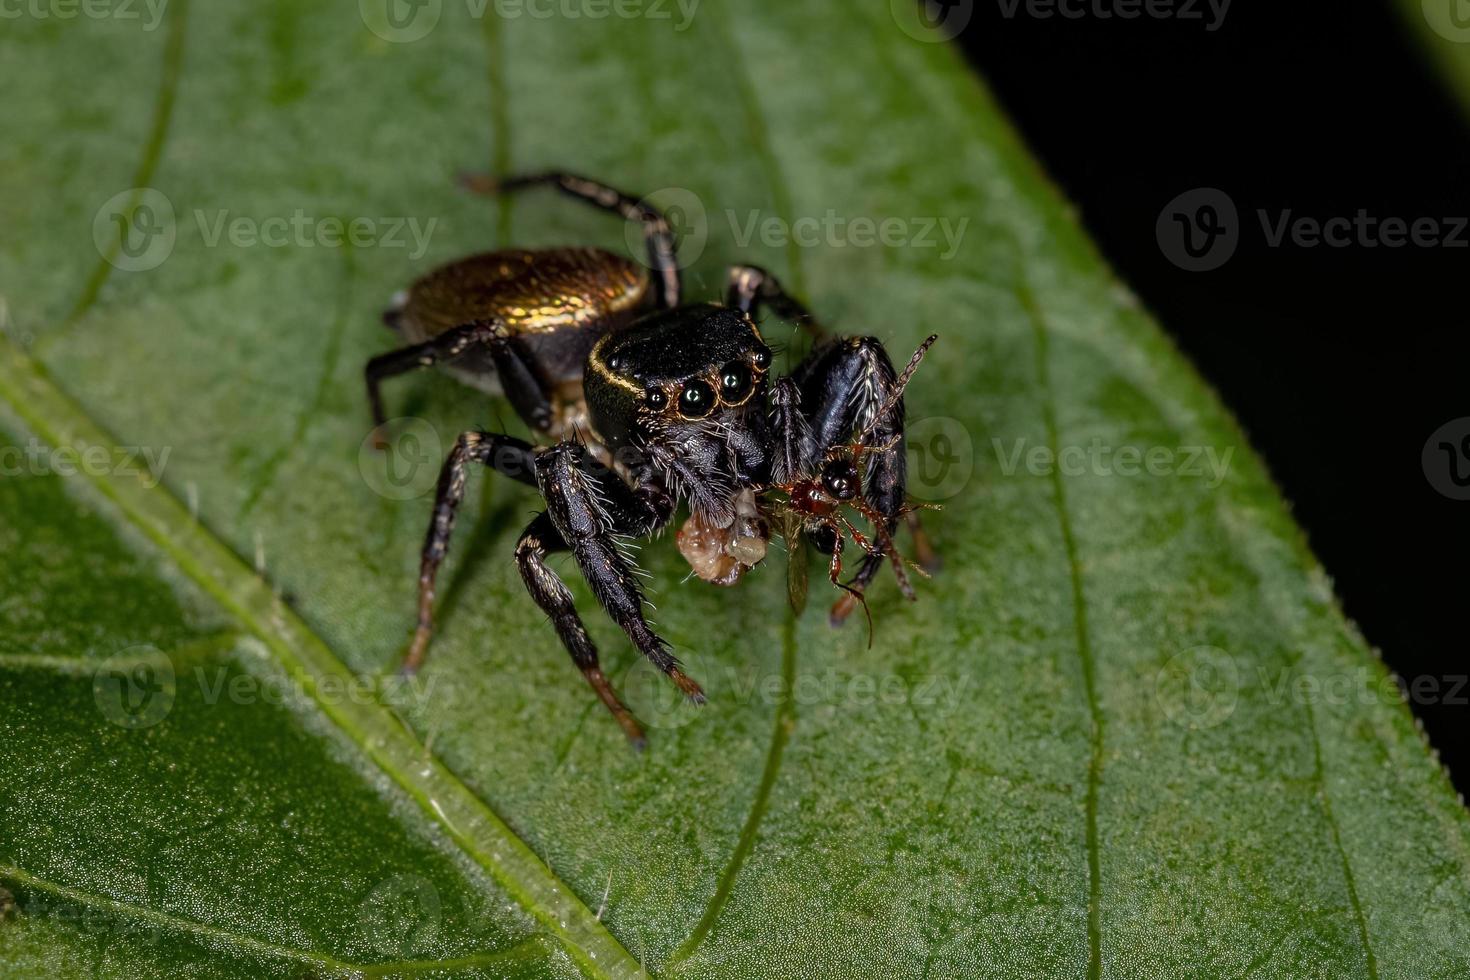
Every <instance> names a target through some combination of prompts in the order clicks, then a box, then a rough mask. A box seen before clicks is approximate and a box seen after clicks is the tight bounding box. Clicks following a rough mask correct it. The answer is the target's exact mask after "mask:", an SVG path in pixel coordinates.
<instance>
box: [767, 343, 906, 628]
mask: <svg viewBox="0 0 1470 980" xmlns="http://www.w3.org/2000/svg"><path fill="white" fill-rule="evenodd" d="M791 376H792V378H793V379H794V381H795V382H796V384H797V386H798V387H799V389H800V390H801V396H802V404H803V405H804V406H808V408H807V418H808V419H809V421H810V424H811V427H812V431H813V433H814V434H815V436H816V440H817V446H818V448H819V449H820V450H821V451H822V452H826V451H829V450H831V449H835V448H838V447H840V446H843V445H845V444H846V443H847V442H848V441H849V440H850V439H852V438H853V436H854V434H855V433H862V439H861V442H862V443H863V445H865V446H871V447H875V448H872V449H870V450H869V451H868V452H865V453H864V454H863V456H864V458H865V459H866V472H865V473H864V474H863V498H864V503H865V504H866V505H867V507H868V508H869V509H870V510H871V511H872V512H873V513H874V514H876V515H877V516H878V517H879V518H880V520H879V521H878V522H875V523H876V525H877V526H879V527H880V528H881V530H882V532H883V534H884V535H886V536H887V537H888V538H890V539H891V538H892V537H893V533H894V531H895V530H896V529H897V527H898V519H899V517H900V515H901V514H902V513H903V507H904V497H905V488H906V486H907V482H908V470H907V460H906V457H905V455H904V435H903V429H904V403H903V396H902V391H901V390H900V388H899V376H898V374H897V372H896V371H894V369H893V362H892V361H891V360H889V357H888V353H887V351H885V350H884V348H883V344H882V343H881V342H880V341H878V340H877V339H876V338H874V337H846V338H841V339H837V340H832V341H829V342H827V343H825V344H822V345H820V346H819V347H817V348H816V349H815V350H813V351H812V353H811V354H810V355H808V356H807V358H806V359H805V360H804V361H802V362H801V363H800V364H798V365H797V367H796V370H795V371H793V372H792V375H791ZM929 554H930V555H931V557H932V554H933V549H932V548H930V549H929ZM883 561H884V557H883V555H882V554H871V553H870V554H868V555H866V556H864V558H863V560H862V562H860V563H859V565H858V570H857V573H856V574H855V575H854V576H853V579H852V581H851V582H849V583H848V585H849V586H850V588H851V591H850V592H849V593H848V595H845V596H843V597H842V598H841V599H839V600H838V601H837V603H836V604H835V605H833V607H832V613H831V617H830V618H831V622H832V625H834V626H840V625H842V623H843V621H844V620H846V618H847V616H848V615H849V614H850V613H851V612H852V609H853V607H854V606H855V605H856V600H855V599H854V598H853V594H854V593H858V594H860V593H862V592H863V591H864V590H865V589H866V588H867V587H868V585H869V584H870V583H871V582H872V581H873V578H874V577H875V576H876V575H877V574H878V570H879V569H880V568H882V567H883Z"/></svg>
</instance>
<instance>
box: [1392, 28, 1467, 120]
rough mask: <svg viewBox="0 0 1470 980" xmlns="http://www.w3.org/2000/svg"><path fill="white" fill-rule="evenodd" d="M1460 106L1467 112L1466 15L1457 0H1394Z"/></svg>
mask: <svg viewBox="0 0 1470 980" xmlns="http://www.w3.org/2000/svg"><path fill="white" fill-rule="evenodd" d="M1398 5H1399V8H1400V9H1401V10H1402V12H1403V15H1404V17H1405V18H1406V19H1407V21H1408V24H1409V27H1410V29H1411V30H1412V31H1413V32H1414V33H1415V34H1417V35H1418V37H1419V39H1420V42H1421V43H1422V44H1423V45H1424V48H1425V50H1426V51H1428V52H1429V53H1430V55H1431V56H1432V57H1433V59H1434V62H1435V64H1437V65H1438V67H1439V70H1440V72H1441V74H1442V75H1443V76H1444V79H1445V82H1446V83H1447V84H1448V86H1449V88H1450V90H1451V91H1452V92H1453V93H1454V94H1455V96H1456V97H1457V98H1458V99H1459V101H1460V107H1461V108H1462V109H1464V110H1466V111H1467V112H1470V16H1467V12H1466V10H1465V8H1464V6H1463V5H1462V3H1461V0H1398Z"/></svg>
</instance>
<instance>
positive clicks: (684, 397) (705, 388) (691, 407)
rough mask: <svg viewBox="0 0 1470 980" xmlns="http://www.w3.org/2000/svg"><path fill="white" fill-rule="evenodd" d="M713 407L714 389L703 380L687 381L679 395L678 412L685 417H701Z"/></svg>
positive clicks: (712, 409)
mask: <svg viewBox="0 0 1470 980" xmlns="http://www.w3.org/2000/svg"><path fill="white" fill-rule="evenodd" d="M714 409H715V391H714V389H713V388H711V387H710V386H709V385H707V384H705V383H704V382H703V381H698V380H695V381H687V382H685V383H684V390H683V392H681V393H680V395H679V414H680V415H682V416H684V417H685V418H686V419H702V418H704V417H705V416H706V415H708V414H709V413H710V412H712V411H714Z"/></svg>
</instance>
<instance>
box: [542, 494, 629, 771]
mask: <svg viewBox="0 0 1470 980" xmlns="http://www.w3.org/2000/svg"><path fill="white" fill-rule="evenodd" d="M566 549H567V543H566V541H565V540H564V539H563V538H562V536H561V532H559V531H558V530H557V529H556V525H555V523H554V522H553V521H552V520H551V518H550V516H548V515H547V514H545V513H542V514H538V515H536V517H535V518H533V519H532V521H531V523H530V524H529V525H528V526H527V527H526V530H525V531H524V532H522V534H521V539H520V540H519V541H518V542H516V566H517V567H518V568H519V569H520V572H521V580H522V581H523V582H525V583H526V591H527V592H530V593H531V598H532V599H535V600H536V605H538V606H540V607H541V609H542V611H544V612H545V613H546V615H547V616H549V617H550V618H551V625H552V626H553V627H554V628H555V629H556V635H557V636H559V637H561V642H562V645H563V646H565V647H566V648H567V652H569V653H570V654H571V655H572V663H574V664H576V665H577V669H578V670H580V671H581V672H582V676H584V677H586V678H587V683H588V684H591V685H592V690H594V691H596V692H597V696H598V697H599V698H600V699H601V700H602V703H603V704H605V705H607V710H609V711H611V712H612V715H613V717H614V718H615V719H617V722H618V724H619V725H621V726H622V729H623V732H624V733H625V734H626V735H627V736H628V740H629V741H631V742H632V743H633V744H634V745H635V746H637V747H638V748H642V747H643V745H644V737H643V728H642V727H641V726H640V725H639V724H638V720H637V719H636V718H634V717H633V712H631V711H629V710H628V707H627V705H625V704H623V702H622V699H621V698H619V697H618V695H617V692H616V691H614V690H613V686H612V682H611V681H609V680H608V679H607V675H606V674H604V673H603V672H602V665H601V664H600V663H598V660H597V647H596V645H595V644H593V642H592V638H591V637H589V636H588V635H587V629H586V627H585V626H583V625H582V619H581V617H579V616H578V615H577V609H576V606H575V605H573V603H572V593H571V590H569V589H568V588H567V586H566V583H565V582H563V581H562V580H561V578H560V577H559V576H558V575H557V574H556V572H554V571H552V570H551V568H550V567H549V566H548V565H547V564H546V556H547V554H549V553H550V552H553V551H564V550H566Z"/></svg>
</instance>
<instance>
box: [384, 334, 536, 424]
mask: <svg viewBox="0 0 1470 980" xmlns="http://www.w3.org/2000/svg"><path fill="white" fill-rule="evenodd" d="M478 345H483V346H486V347H488V348H489V351H490V357H491V359H492V360H493V361H494V362H495V372H496V374H497V375H498V376H499V378H500V385H501V387H502V388H503V389H504V390H505V395H506V397H507V398H508V399H510V403H511V406H512V407H513V408H514V409H515V410H516V414H517V415H519V416H520V417H521V418H522V419H524V420H525V422H526V424H527V425H529V426H530V427H531V428H533V429H535V430H537V431H540V432H545V431H546V430H548V429H549V428H550V427H551V422H552V405H551V398H550V396H549V395H548V394H547V392H546V391H545V390H544V389H543V387H542V384H541V382H540V381H539V380H538V379H537V378H536V375H535V373H534V372H533V371H532V370H531V367H530V365H529V364H528V363H527V362H526V359H525V358H524V357H523V356H522V355H521V353H520V351H519V350H518V349H517V347H516V346H515V344H514V343H513V342H512V340H511V339H510V338H509V337H507V335H506V330H505V325H504V324H503V323H502V322H501V321H500V320H494V319H492V320H474V321H471V322H469V323H465V324H461V325H460V326H457V327H454V328H452V329H449V330H446V331H444V332H443V333H441V334H439V335H438V336H437V337H432V338H430V339H429V340H426V341H424V342H423V343H421V344H412V345H410V346H408V347H400V348H399V349H398V350H394V351H389V352H388V353H386V354H379V355H378V356H377V357H375V358H373V359H372V360H370V361H368V363H367V368H366V370H365V371H364V374H365V376H366V379H367V390H368V405H369V406H370V407H371V408H372V413H373V426H374V430H373V431H374V435H375V441H376V443H377V446H378V448H379V449H382V448H384V447H385V446H386V444H387V443H386V440H385V439H384V435H383V425H384V423H385V422H386V415H385V413H384V411H383V396H382V392H381V391H380V390H379V389H380V386H381V385H382V382H383V381H384V380H385V379H387V378H391V377H394V376H396V375H400V374H406V373H407V372H409V371H413V370H416V369H418V368H425V367H432V366H433V365H435V364H438V363H439V362H441V361H450V360H453V359H454V358H456V357H458V356H459V355H461V354H463V353H464V352H465V351H467V350H469V349H470V348H471V347H474V346H478Z"/></svg>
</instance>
